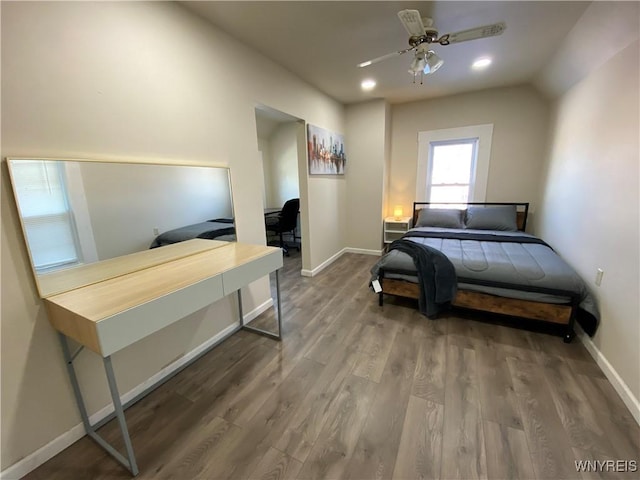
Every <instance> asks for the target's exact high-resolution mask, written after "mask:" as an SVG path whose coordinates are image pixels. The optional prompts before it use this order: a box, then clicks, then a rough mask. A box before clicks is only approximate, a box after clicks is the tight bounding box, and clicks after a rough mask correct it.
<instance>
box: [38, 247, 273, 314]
mask: <svg viewBox="0 0 640 480" xmlns="http://www.w3.org/2000/svg"><path fill="white" fill-rule="evenodd" d="M193 241H194V240H189V241H188V242H193ZM198 241H199V242H211V240H201V239H199V240H198ZM188 242H182V243H188ZM219 243H224V244H225V245H222V246H216V247H215V248H211V249H208V250H203V251H199V252H197V253H194V254H192V255H189V256H185V257H181V258H178V259H174V260H172V261H168V262H165V263H163V264H160V265H155V266H152V267H149V268H145V269H143V270H138V271H134V272H132V273H128V274H125V275H121V276H119V277H115V278H111V279H109V280H105V281H103V282H99V283H95V284H93V285H88V286H86V287H81V288H77V289H75V290H71V291H68V292H64V293H61V294H58V295H53V296H51V297H48V298H47V299H46V300H48V301H50V302H51V303H54V304H56V305H58V306H60V307H63V308H65V309H66V310H69V311H71V312H74V313H75V314H77V315H80V316H82V317H84V318H86V319H87V320H90V321H93V322H99V321H100V320H102V319H104V318H107V317H110V316H112V315H115V314H117V313H118V312H121V311H124V310H127V309H129V308H132V307H134V306H136V305H140V304H142V303H145V302H149V301H151V300H153V299H155V298H158V297H161V296H163V295H166V294H168V293H171V292H173V291H175V290H180V289H181V288H184V287H187V286H189V285H192V284H194V283H197V282H198V281H200V280H203V279H205V278H209V277H211V276H214V275H217V274H220V273H223V272H225V271H228V270H230V269H232V268H235V267H237V266H239V265H242V264H244V263H247V262H249V261H251V260H254V259H256V258H259V257H262V256H264V255H267V254H269V253H272V252H273V251H277V250H279V249H278V248H275V247H265V246H262V245H249V244H244V243H237V242H231V243H229V242H219ZM162 248H165V247H162ZM162 248H161V249H162Z"/></svg>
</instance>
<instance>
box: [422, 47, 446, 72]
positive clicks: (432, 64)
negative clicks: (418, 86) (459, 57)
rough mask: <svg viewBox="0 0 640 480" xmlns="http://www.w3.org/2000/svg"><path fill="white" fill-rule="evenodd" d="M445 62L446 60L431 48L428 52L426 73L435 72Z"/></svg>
mask: <svg viewBox="0 0 640 480" xmlns="http://www.w3.org/2000/svg"><path fill="white" fill-rule="evenodd" d="M443 63H444V61H443V60H442V59H441V58H440V57H439V56H438V55H437V54H436V52H434V51H433V50H429V51H428V52H427V53H426V65H425V67H424V73H425V74H429V73H434V72H435V71H436V70H438V69H439V68H440V67H441V66H442V64H443Z"/></svg>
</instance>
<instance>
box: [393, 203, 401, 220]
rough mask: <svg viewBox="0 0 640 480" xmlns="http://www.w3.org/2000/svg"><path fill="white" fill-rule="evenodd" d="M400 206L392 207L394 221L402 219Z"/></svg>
mask: <svg viewBox="0 0 640 480" xmlns="http://www.w3.org/2000/svg"><path fill="white" fill-rule="evenodd" d="M402 213H403V212H402V205H396V206H395V207H393V216H394V217H395V219H396V220H400V219H401V217H402Z"/></svg>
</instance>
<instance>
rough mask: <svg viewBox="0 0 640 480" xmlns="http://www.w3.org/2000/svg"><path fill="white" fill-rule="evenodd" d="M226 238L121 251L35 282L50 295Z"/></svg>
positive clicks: (203, 248) (216, 244) (204, 248)
mask: <svg viewBox="0 0 640 480" xmlns="http://www.w3.org/2000/svg"><path fill="white" fill-rule="evenodd" d="M227 244H228V242H221V241H218V240H203V239H201V238H196V239H193V240H189V241H186V242H180V243H175V244H173V245H167V246H164V247H161V248H153V249H151V250H145V251H143V252H137V253H132V254H130V255H123V256H122V257H117V258H112V259H109V260H103V261H101V262H97V263H90V264H87V265H82V266H80V267H74V268H71V269H68V270H60V271H57V272H54V273H48V274H45V275H40V276H39V277H38V286H39V290H40V296H41V297H42V298H47V297H51V296H53V295H57V294H60V293H63V292H68V291H69V290H74V289H77V288H81V287H85V286H87V285H92V284H95V283H99V282H103V281H105V280H108V279H110V278H115V277H120V276H121V275H126V274H128V273H131V272H135V271H138V270H144V269H146V268H149V267H153V266H156V265H161V264H164V263H166V262H169V261H172V260H176V259H179V258H183V257H187V256H189V255H193V254H195V253H200V252H204V251H207V250H212V249H215V248H219V247H223V246H225V245H227Z"/></svg>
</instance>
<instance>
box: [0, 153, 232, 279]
mask: <svg viewBox="0 0 640 480" xmlns="http://www.w3.org/2000/svg"><path fill="white" fill-rule="evenodd" d="M8 163H9V170H10V172H11V179H12V183H13V188H14V193H15V196H16V202H17V204H18V210H19V213H20V217H21V221H22V224H23V228H24V231H25V236H26V239H27V244H28V247H29V253H30V256H31V261H32V264H33V268H34V271H35V272H36V274H37V275H38V276H39V275H44V274H47V273H51V272H55V271H59V270H61V269H67V268H73V267H77V266H81V265H86V264H89V263H93V262H97V261H102V260H107V259H111V258H114V257H119V256H122V255H127V254H130V253H135V252H139V251H142V250H147V249H149V248H156V247H161V246H164V245H168V244H172V243H176V242H180V241H184V240H188V239H191V238H206V239H216V240H225V241H234V240H235V229H234V223H233V222H234V221H233V204H232V197H231V186H230V178H229V170H228V169H227V168H221V167H200V166H184V165H164V164H140V163H138V164H132V163H106V162H93V161H65V160H45V159H9V161H8Z"/></svg>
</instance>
